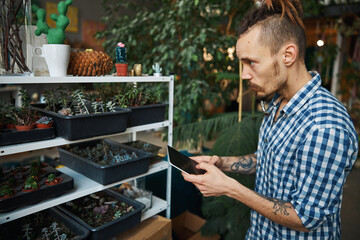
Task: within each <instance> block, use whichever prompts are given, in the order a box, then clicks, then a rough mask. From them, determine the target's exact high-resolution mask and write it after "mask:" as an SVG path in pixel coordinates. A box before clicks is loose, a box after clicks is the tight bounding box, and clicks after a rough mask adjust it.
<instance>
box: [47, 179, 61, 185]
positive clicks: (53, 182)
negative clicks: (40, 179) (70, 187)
mask: <svg viewBox="0 0 360 240" xmlns="http://www.w3.org/2000/svg"><path fill="white" fill-rule="evenodd" d="M62 181H63V179H62V178H56V179H55V180H54V181H52V182H50V181H49V180H45V185H56V184H59V183H61V182H62Z"/></svg>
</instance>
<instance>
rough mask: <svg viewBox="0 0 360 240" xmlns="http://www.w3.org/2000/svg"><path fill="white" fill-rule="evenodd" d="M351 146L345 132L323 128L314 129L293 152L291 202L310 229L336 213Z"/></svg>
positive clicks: (305, 225)
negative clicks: (294, 153) (293, 176)
mask: <svg viewBox="0 0 360 240" xmlns="http://www.w3.org/2000/svg"><path fill="white" fill-rule="evenodd" d="M350 145H351V144H350V139H349V134H348V132H347V131H344V130H342V129H334V128H324V129H317V130H315V131H314V132H313V133H312V134H311V136H309V137H308V138H307V139H306V140H305V141H304V142H303V144H302V145H301V146H300V147H299V149H298V150H297V151H296V159H295V162H294V169H295V170H294V174H295V175H296V176H295V178H294V179H295V180H294V182H293V185H292V186H293V189H292V191H291V192H290V198H291V200H290V202H291V203H292V205H293V206H294V208H295V211H296V212H297V214H298V216H299V217H300V219H301V221H302V223H303V225H304V227H306V228H307V229H309V230H314V229H316V228H317V227H319V226H320V225H321V224H322V223H323V222H324V221H325V220H326V218H327V217H329V215H331V214H334V213H335V212H337V211H339V208H340V204H341V195H342V190H343V185H344V182H345V177H346V173H345V169H346V168H347V167H348V166H349V164H350V159H351V156H349V154H351V150H350V148H351V147H350Z"/></svg>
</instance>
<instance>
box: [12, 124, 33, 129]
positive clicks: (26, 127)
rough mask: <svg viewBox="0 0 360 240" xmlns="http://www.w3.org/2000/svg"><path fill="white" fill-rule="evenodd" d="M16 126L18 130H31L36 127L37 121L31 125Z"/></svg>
mask: <svg viewBox="0 0 360 240" xmlns="http://www.w3.org/2000/svg"><path fill="white" fill-rule="evenodd" d="M15 128H16V130H18V131H29V130H31V129H34V128H35V123H33V124H31V125H25V126H19V125H16V126H15Z"/></svg>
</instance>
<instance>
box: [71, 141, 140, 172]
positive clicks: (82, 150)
mask: <svg viewBox="0 0 360 240" xmlns="http://www.w3.org/2000/svg"><path fill="white" fill-rule="evenodd" d="M66 150H68V151H69V152H72V153H73V154H76V155H79V156H81V157H83V158H85V159H87V160H89V161H92V162H94V163H97V164H99V165H102V166H105V165H114V164H118V163H121V162H125V161H128V160H131V159H135V158H138V154H137V153H136V152H134V151H131V150H130V149H125V148H121V147H114V146H113V145H110V144H109V143H107V142H106V141H104V140H101V141H100V142H99V143H97V144H94V145H90V146H84V147H80V146H73V147H71V146H70V147H67V148H66Z"/></svg>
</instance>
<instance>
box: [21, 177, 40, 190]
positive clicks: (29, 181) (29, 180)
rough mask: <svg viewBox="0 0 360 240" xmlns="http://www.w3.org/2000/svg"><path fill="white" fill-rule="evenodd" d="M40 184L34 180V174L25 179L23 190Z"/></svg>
mask: <svg viewBox="0 0 360 240" xmlns="http://www.w3.org/2000/svg"><path fill="white" fill-rule="evenodd" d="M39 187H40V185H39V183H38V182H37V181H36V179H35V177H34V176H30V177H28V178H27V179H26V180H25V184H24V189H25V190H33V189H37V188H39Z"/></svg>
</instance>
